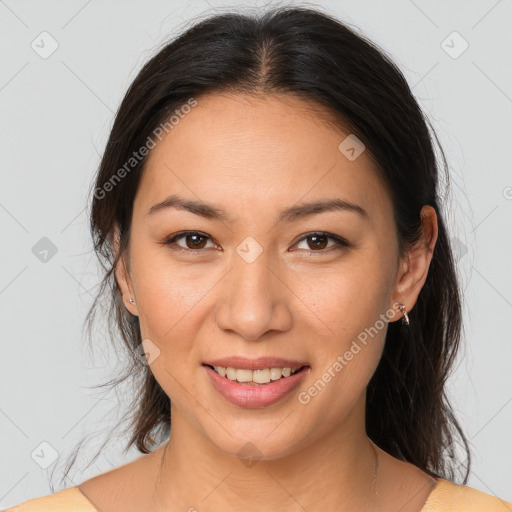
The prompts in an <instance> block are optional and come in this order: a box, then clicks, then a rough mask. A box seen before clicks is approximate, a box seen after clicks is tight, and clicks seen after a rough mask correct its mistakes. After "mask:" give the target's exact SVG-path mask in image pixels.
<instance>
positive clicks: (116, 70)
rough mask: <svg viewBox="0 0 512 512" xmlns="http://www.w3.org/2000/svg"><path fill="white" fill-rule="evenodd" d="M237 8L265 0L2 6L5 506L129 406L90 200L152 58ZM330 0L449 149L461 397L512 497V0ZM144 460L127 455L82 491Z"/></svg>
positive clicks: (481, 468)
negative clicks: (379, 52)
mask: <svg viewBox="0 0 512 512" xmlns="http://www.w3.org/2000/svg"><path fill="white" fill-rule="evenodd" d="M235 5H240V6H243V5H250V6H257V5H262V4H260V3H251V2H244V3H241V4H231V3H226V4H223V3H221V2H214V1H213V0H212V1H211V2H210V3H209V4H208V3H207V2H205V1H197V2H194V3H186V2H184V1H175V2H172V3H171V2H169V1H151V2H142V1H137V2H135V1H130V2H128V1H125V2H120V1H119V2H113V1H101V2H100V1H99V0H89V1H84V0H73V1H67V2H64V1H61V2H57V1H46V2H35V1H34V2H29V1H14V0H5V1H2V0H0V48H1V55H2V66H1V69H0V106H1V112H2V115H1V117H0V130H1V133H0V140H1V142H2V163H1V187H0V223H1V233H2V241H3V243H2V250H1V252H0V256H1V265H0V312H1V313H0V314H1V345H0V346H1V351H2V352H1V373H0V385H1V390H2V395H1V399H0V431H1V433H2V434H1V436H0V443H1V445H0V447H1V451H0V457H1V461H0V508H3V507H6V506H10V505H13V504H15V503H19V502H21V501H22V500H25V499H28V498H30V497H34V496H39V495H43V494H48V493H49V492H50V487H49V484H48V480H49V477H50V475H51V474H53V473H56V474H57V476H58V477H60V475H58V471H59V470H60V465H61V464H62V463H61V462H60V459H58V460H57V461H56V462H55V461H54V460H53V459H54V455H55V453H58V454H59V455H60V457H61V458H66V457H67V456H68V455H69V453H70V451H71V449H72V448H73V447H74V446H75V444H76V443H77V442H78V441H79V440H80V439H82V438H83V437H84V436H85V435H91V436H92V437H91V442H90V444H89V445H88V447H87V449H86V454H85V455H86V456H87V454H92V453H93V452H92V451H90V450H92V448H93V447H97V446H98V442H100V441H102V440H103V439H104V436H105V435H108V432H109V429H110V428H112V426H113V424H114V423H113V422H114V421H115V420H116V418H117V416H116V414H117V413H116V412H115V410H116V409H115V408H116V407H118V406H119V405H121V406H122V405H123V404H125V403H126V400H127V397H126V396H125V395H123V393H122V390H119V391H118V392H117V393H116V392H108V393H101V392H100V391H99V390H94V389H92V388H91V386H92V385H94V384H99V383H100V382H104V380H105V379H106V378H108V377H111V376H112V372H114V371H115V370H116V368H117V356H116V352H115V351H114V350H113V349H112V348H111V345H110V344H109V342H108V337H107V332H106V329H105V328H103V327H101V325H100V326H99V327H98V329H97V331H96V333H95V338H94V341H95V347H96V348H95V350H94V354H90V353H89V351H88V349H87V345H86V341H85V337H84V336H83V334H82V324H83V321H84V317H85V314H86V312H87V309H88V307H89V306H90V304H91V301H92V298H93V295H94V294H95V292H96V291H97V285H98V283H99V281H100V273H99V271H98V267H97V264H96V263H95V257H94V255H93V253H92V251H91V244H90V241H89V233H88V219H87V212H86V210H85V209H84V208H85V204H86V203H85V201H86V193H87V190H88V189H89V186H90V183H91V180H92V177H93V174H94V172H95V170H96V166H97V165H98V163H99V158H100V157H99V154H101V151H102V149H103V147H104V144H105V142H106V138H107V135H108V131H109V128H110V127H111V123H112V120H113V114H114V112H115V110H116V109H117V106H118V105H119V102H120V100H121V98H122V96H123V94H124V92H125V90H126V88H127V87H128V85H129V83H130V82H131V80H133V78H134V77H135V75H136V72H137V71H138V69H139V68H140V66H141V65H142V63H143V62H144V61H145V60H146V59H147V58H149V57H150V56H151V55H153V54H154V53H155V52H156V51H157V47H158V45H159V44H160V43H161V42H163V41H164V39H165V38H166V37H168V36H171V35H174V34H176V33H177V32H178V31H181V30H182V29H184V28H186V27H187V26H189V24H190V23H191V22H192V21H193V18H194V17H195V16H196V15H198V14H201V15H206V14H211V13H213V12H215V11H219V10H224V9H225V8H226V7H223V6H235ZM267 5H268V4H267ZM302 5H304V4H302ZM310 5H315V4H310ZM316 5H320V6H322V7H324V8H326V9H327V10H328V12H330V13H332V14H335V15H336V16H337V17H339V18H340V19H342V20H345V21H347V22H349V23H352V24H354V25H356V26H357V27H359V28H360V29H361V30H362V31H363V32H364V33H365V34H367V35H368V36H369V37H370V38H371V39H373V40H374V41H375V42H377V43H378V44H379V45H381V47H382V48H384V49H385V50H386V51H388V52H389V53H390V54H391V56H392V57H393V58H394V60H395V61H396V62H397V63H398V65H399V66H400V68H401V69H402V71H403V72H404V74H405V76H406V78H407V80H408V81H409V83H410V85H411V87H412V88H413V92H414V93H415V95H416V97H417V98H418V100H419V102H420V104H421V106H422V107H423V108H424V110H425V111H426V113H427V114H428V115H429V116H430V118H431V120H432V122H433V125H434V127H435V128H436V130H437V132H438V134H439V136H440V139H441V142H442V144H443V146H444V148H445V150H446V152H447V156H448V159H449V162H450V166H451V170H452V177H453V183H454V186H453V197H452V198H448V199H449V200H450V201H452V202H451V207H450V208H449V211H448V212H447V215H448V219H449V222H450V223H451V236H452V238H453V240H454V242H455V244H456V247H457V254H458V267H459V270H460V275H461V278H462V282H463V287H464V289H465V306H464V311H465V313H464V315H465V325H466V338H467V342H466V344H465V348H464V349H463V350H462V352H461V357H460V358H459V362H458V366H457V370H456V372H455V373H454V375H453V378H452V379H451V380H450V383H449V391H450V394H451V396H452V399H453V404H454V408H455V411H456V413H457V414H458V418H459V419H460V421H461V423H462V425H463V427H464V428H465V431H466V434H467V436H468V438H469V439H470V441H471V443H472V447H473V450H472V453H473V456H474V458H473V463H474V465H473V472H472V475H471V478H470V481H469V485H470V486H472V487H476V488H477V489H481V490H483V491H485V492H488V493H491V494H496V495H498V496H500V497H502V498H504V499H507V500H509V501H510V500H512V485H511V484H512V471H511V466H510V462H511V461H512V441H511V432H512V429H511V426H512V403H511V402H512V372H511V371H510V364H511V361H512V343H511V338H510V322H509V319H510V317H511V313H512V291H511V290H512V272H511V271H510V262H511V261H512V237H511V227H512V172H511V164H510V163H511V161H512V158H511V157H512V154H511V152H512V151H511V147H512V143H511V142H512V141H511V132H512V116H511V111H512V80H511V79H512V66H510V57H509V56H510V50H511V49H512V45H511V42H512V36H511V34H512V32H511V30H510V26H511V22H512V3H511V2H510V1H506V0H502V1H496V0H481V1H467V0H466V1H462V0H460V1H430V2H427V1H425V0H415V1H412V0H394V1H386V2H379V1H377V0H374V1H371V2H369V1H368V2H362V1H338V2H334V1H333V2H327V1H323V2H319V3H318V4H316ZM45 31H46V32H48V33H49V34H50V36H48V35H42V36H41V35H40V34H41V33H42V32H45ZM454 31H456V32H458V34H460V36H459V35H457V34H453V32H454ZM54 41H56V43H55V42H54ZM443 41H444V42H443ZM466 42H467V44H468V45H469V46H468V48H467V49H466V50H465V51H464V52H462V50H464V48H465V46H466ZM52 44H54V45H55V44H58V48H57V49H56V50H55V52H54V53H52V54H51V55H46V54H45V52H47V53H48V52H49V51H50V50H51V49H52ZM32 46H34V48H33V47H32ZM461 52H462V53H461ZM43 57H46V58H43ZM44 237H46V238H47V239H49V240H46V239H44V240H42V241H41V239H43V238H44ZM53 246H54V250H56V251H57V252H56V253H55V254H52V249H51V248H52V247H53ZM34 247H35V248H34ZM44 249H48V250H49V252H48V253H47V254H46V256H45V255H44V254H45V253H44V252H41V251H43V250H44ZM44 257H46V261H41V258H43V259H44ZM92 355H94V356H95V357H94V358H92ZM112 411H114V412H112ZM116 442H117V441H115V442H114V444H113V446H114V447H115V446H116V444H115V443H116ZM42 443H43V444H42ZM94 443H96V444H94ZM119 446H120V443H119ZM54 450H55V452H54ZM138 455H139V454H137V453H136V452H133V451H132V452H130V453H129V454H127V455H125V456H122V455H119V454H116V450H115V449H112V448H110V449H109V450H107V451H105V452H104V454H103V455H102V457H100V458H99V459H98V460H97V461H96V462H95V463H94V464H93V465H91V467H89V468H88V470H87V471H84V472H83V473H82V474H79V475H78V476H75V477H74V478H75V480H68V481H67V484H66V485H65V486H66V487H67V486H71V485H73V484H75V483H79V482H80V481H82V480H84V479H86V478H88V477H91V476H93V475H95V474H98V473H99V472H102V471H106V470H107V469H109V468H110V467H111V465H114V466H116V465H120V464H122V463H125V462H128V461H129V460H132V459H133V458H134V457H137V456H138ZM85 460H87V457H86V458H85ZM41 465H43V466H46V465H48V468H47V469H44V468H41ZM79 466H80V464H79ZM52 472H53V473H52ZM56 490H58V489H56Z"/></svg>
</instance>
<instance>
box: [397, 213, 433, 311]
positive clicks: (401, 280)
mask: <svg viewBox="0 0 512 512" xmlns="http://www.w3.org/2000/svg"><path fill="white" fill-rule="evenodd" d="M420 216H421V221H422V235H421V237H420V239H419V240H418V242H417V243H416V244H415V245H414V246H412V247H411V248H409V249H408V250H407V252H406V254H405V255H404V257H403V258H402V260H401V262H400V270H399V272H398V275H397V279H396V284H395V289H394V292H393V299H394V300H393V304H394V306H395V307H393V310H395V311H396V315H394V316H396V318H394V317H393V318H392V319H391V321H394V320H398V319H399V318H401V317H402V315H401V313H400V311H399V310H398V307H397V306H396V303H400V304H403V305H404V306H405V309H406V311H407V312H409V311H411V309H412V308H413V307H414V305H415V304H416V301H417V299H418V295H419V294H420V291H421V289H422V288H423V285H424V284H425V281H426V280H427V275H428V269H429V267H430V262H431V261H432V257H433V255H434V247H435V245H436V242H437V235H438V227H437V215H436V211H435V210H434V208H433V207H432V206H430V205H425V206H423V208H422V209H421V212H420Z"/></svg>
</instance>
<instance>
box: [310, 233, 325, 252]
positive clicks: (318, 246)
mask: <svg viewBox="0 0 512 512" xmlns="http://www.w3.org/2000/svg"><path fill="white" fill-rule="evenodd" d="M309 238H310V239H311V240H316V242H313V245H314V247H315V248H317V249H318V248H320V249H323V248H324V247H325V240H326V237H325V236H318V235H312V236H310V237H309ZM319 239H320V240H323V242H324V243H322V242H320V243H319V242H318V240H319Z"/></svg>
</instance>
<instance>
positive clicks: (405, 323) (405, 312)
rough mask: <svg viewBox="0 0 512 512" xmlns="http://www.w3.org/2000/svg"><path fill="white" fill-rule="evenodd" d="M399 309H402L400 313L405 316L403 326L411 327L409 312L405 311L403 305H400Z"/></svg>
mask: <svg viewBox="0 0 512 512" xmlns="http://www.w3.org/2000/svg"><path fill="white" fill-rule="evenodd" d="M398 307H399V308H400V311H401V312H402V313H403V315H404V316H403V317H402V325H405V326H408V325H409V316H408V315H407V310H406V309H405V306H404V305H403V304H399V306H398Z"/></svg>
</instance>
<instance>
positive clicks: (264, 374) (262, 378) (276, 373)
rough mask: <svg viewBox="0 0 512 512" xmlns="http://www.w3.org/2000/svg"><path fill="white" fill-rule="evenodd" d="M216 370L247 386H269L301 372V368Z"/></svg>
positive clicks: (222, 367)
mask: <svg viewBox="0 0 512 512" xmlns="http://www.w3.org/2000/svg"><path fill="white" fill-rule="evenodd" d="M214 369H215V371H216V372H217V373H218V374H219V375H221V376H222V377H226V378H228V379H229V380H233V381H235V380H236V381H238V382H244V383H247V384H268V383H269V382H271V381H274V380H279V379H280V378H282V377H289V376H290V375H292V374H294V373H296V372H297V371H298V370H300V368H264V369H261V370H247V369H240V368H225V367H224V366H214Z"/></svg>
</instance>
